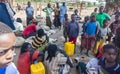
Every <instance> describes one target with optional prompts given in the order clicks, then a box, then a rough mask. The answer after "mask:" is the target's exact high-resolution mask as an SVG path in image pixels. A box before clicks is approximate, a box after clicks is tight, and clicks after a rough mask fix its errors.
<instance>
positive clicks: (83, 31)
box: [80, 16, 90, 53]
mask: <svg viewBox="0 0 120 74" xmlns="http://www.w3.org/2000/svg"><path fill="white" fill-rule="evenodd" d="M89 19H90V18H89V16H86V17H85V18H84V23H83V25H82V34H81V46H80V53H82V50H83V49H84V48H85V45H86V42H85V38H84V33H85V30H86V27H87V25H86V23H87V22H88V21H89Z"/></svg>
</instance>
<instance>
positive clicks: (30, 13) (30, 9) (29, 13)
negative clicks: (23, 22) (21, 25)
mask: <svg viewBox="0 0 120 74" xmlns="http://www.w3.org/2000/svg"><path fill="white" fill-rule="evenodd" d="M26 15H27V25H29V24H30V21H32V19H33V15H34V9H33V7H31V2H28V6H27V7H26Z"/></svg>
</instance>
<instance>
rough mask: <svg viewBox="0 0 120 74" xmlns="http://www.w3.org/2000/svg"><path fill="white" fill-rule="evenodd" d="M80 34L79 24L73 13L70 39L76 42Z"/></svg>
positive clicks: (69, 33)
mask: <svg viewBox="0 0 120 74" xmlns="http://www.w3.org/2000/svg"><path fill="white" fill-rule="evenodd" d="M78 35H79V24H78V22H76V21H75V15H74V14H72V15H71V21H70V23H69V24H68V37H69V41H70V42H73V43H74V44H76V40H77V37H78Z"/></svg>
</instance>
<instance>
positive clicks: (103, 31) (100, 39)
mask: <svg viewBox="0 0 120 74" xmlns="http://www.w3.org/2000/svg"><path fill="white" fill-rule="evenodd" d="M108 24H109V23H108V20H107V19H105V20H104V21H103V28H99V31H98V34H97V42H96V45H95V48H94V50H93V53H94V54H96V53H97V50H98V49H99V48H100V47H102V46H103V45H104V44H105V43H106V40H107V38H108V35H109V33H110V32H111V31H110V28H109V27H108Z"/></svg>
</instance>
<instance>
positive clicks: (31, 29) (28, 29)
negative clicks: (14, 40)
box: [23, 24, 37, 36]
mask: <svg viewBox="0 0 120 74" xmlns="http://www.w3.org/2000/svg"><path fill="white" fill-rule="evenodd" d="M36 30H37V28H36V25H35V24H30V25H29V26H27V27H26V28H25V29H24V31H23V36H28V35H29V34H31V33H33V32H35V31H36Z"/></svg>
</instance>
